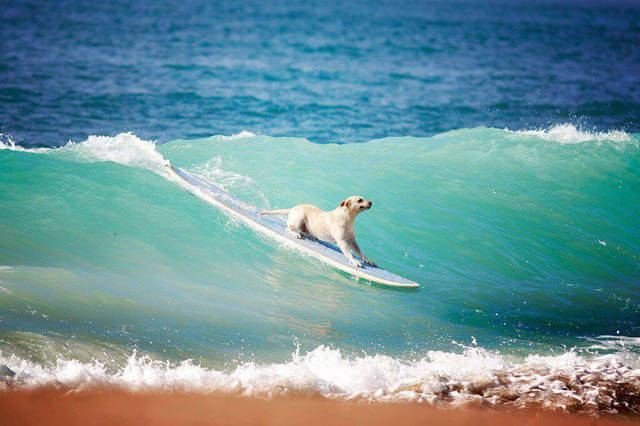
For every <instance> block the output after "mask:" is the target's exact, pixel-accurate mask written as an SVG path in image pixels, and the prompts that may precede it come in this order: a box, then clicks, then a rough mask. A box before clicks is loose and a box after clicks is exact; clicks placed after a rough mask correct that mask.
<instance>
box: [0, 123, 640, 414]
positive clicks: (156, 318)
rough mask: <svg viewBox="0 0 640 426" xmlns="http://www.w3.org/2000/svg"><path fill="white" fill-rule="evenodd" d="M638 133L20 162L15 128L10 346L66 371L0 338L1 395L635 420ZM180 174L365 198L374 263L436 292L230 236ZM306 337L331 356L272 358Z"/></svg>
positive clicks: (117, 144) (4, 295)
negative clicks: (390, 287)
mask: <svg viewBox="0 0 640 426" xmlns="http://www.w3.org/2000/svg"><path fill="white" fill-rule="evenodd" d="M638 140H639V139H638V135H635V134H633V135H632V134H626V133H624V132H618V131H611V132H601V133H593V132H585V131H583V130H581V129H578V128H575V127H573V126H571V125H562V126H555V127H551V128H548V129H543V130H529V131H515V132H514V131H510V130H500V129H491V128H475V129H462V130H457V131H452V132H447V133H444V134H441V135H437V136H434V137H430V138H410V137H398V138H386V139H381V140H375V141H371V142H369V143H365V144H347V145H335V144H328V145H322V144H314V143H311V142H309V141H307V140H305V139H296V138H275V137H269V136H264V135H254V134H252V133H250V132H241V133H238V134H236V135H231V136H220V135H219V136H212V137H209V138H204V139H197V140H175V141H172V142H169V143H167V144H156V143H154V142H153V141H148V140H144V139H142V138H139V137H138V136H136V135H134V134H132V133H121V134H119V135H116V136H113V137H107V136H90V137H89V138H87V140H85V141H82V142H70V143H67V144H66V145H64V146H62V147H60V148H33V149H27V148H24V147H21V146H19V145H18V144H16V143H14V142H13V141H12V140H11V139H10V138H8V137H6V136H4V137H3V138H0V148H1V149H0V157H1V161H2V164H3V168H2V169H1V170H0V188H2V190H3V196H2V197H0V211H2V213H3V214H2V215H0V253H2V259H0V264H2V265H16V266H13V267H11V266H0V302H1V303H0V313H1V314H2V316H3V320H4V318H7V321H6V322H5V324H12V325H8V326H7V328H8V330H3V332H5V331H9V332H10V331H23V330H25V329H28V331H30V332H33V333H42V334H47V335H49V334H55V335H56V336H58V340H59V342H61V343H60V344H56V345H53V346H52V345H49V344H45V343H43V344H42V346H46V347H47V348H51V347H52V348H55V350H54V353H53V355H51V354H49V355H48V357H47V358H46V359H53V362H51V363H49V362H43V361H38V360H37V359H32V358H30V357H29V353H30V352H37V351H36V350H35V349H34V348H35V347H36V346H37V345H35V344H34V343H33V342H32V340H29V338H27V337H25V336H24V335H18V336H14V337H12V338H11V339H4V338H3V339H0V350H2V351H3V352H2V356H0V363H3V364H5V365H7V366H8V368H10V369H11V370H13V371H14V372H15V373H16V374H15V376H13V378H5V379H3V382H4V384H5V386H6V387H7V388H12V387H18V388H20V387H34V386H36V387H37V386H48V385H55V386H61V387H68V388H73V389H82V388H85V387H91V386H120V387H123V388H126V389H136V390H148V389H161V390H193V391H198V392H234V393H240V394H245V395H257V396H275V395H281V394H296V393H302V394H314V395H320V396H322V397H326V398H339V399H363V400H379V401H416V402H418V401H419V402H425V403H433V404H442V405H446V406H449V405H461V404H462V405H464V404H496V405H505V406H514V407H533V406H541V407H547V408H551V409H566V410H575V411H586V412H603V411H605V412H615V411H617V412H637V411H638V404H639V401H638V398H637V395H638V387H639V384H638V383H639V377H640V374H639V372H638V359H639V358H638V350H637V346H638V345H637V337H626V338H623V337H620V336H619V335H627V336H633V335H635V334H637V327H636V326H635V324H636V323H635V322H634V321H633V319H634V318H636V317H637V316H638V315H639V314H640V311H639V310H638V309H639V308H638V307H639V306H640V304H639V303H638V294H640V293H638V291H637V289H638V283H639V282H640V281H639V277H640V275H638V263H637V252H638V250H637V248H638V243H637V241H638V239H637V232H638V225H637V219H636V218H637V213H638V211H640V205H638V203H637V188H639V186H638V185H640V175H638V170H639V169H638V167H636V166H637V165H638V164H640V151H639V150H638ZM36 154H37V155H36ZM42 154H44V155H42ZM167 164H173V165H176V166H179V167H183V168H185V169H188V170H189V171H191V172H194V173H197V174H199V175H200V176H202V177H203V178H205V179H207V180H208V181H210V182H212V183H214V184H218V185H222V186H224V187H225V189H227V190H228V191H229V192H231V193H233V194H234V195H235V196H237V197H239V198H241V199H242V200H244V201H246V202H247V203H251V204H252V205H255V206H258V207H265V206H272V207H274V208H279V207H286V206H289V205H290V204H292V203H297V202H310V201H312V202H313V203H314V204H317V205H320V206H323V207H325V208H329V207H331V206H333V205H335V204H336V202H339V200H341V199H343V197H344V195H345V193H346V192H353V193H362V194H363V195H364V194H367V196H369V197H371V198H373V199H374V200H375V206H376V207H375V209H374V211H372V212H368V213H367V214H366V215H363V217H362V218H361V219H360V218H359V219H358V224H357V226H358V237H359V238H362V241H363V243H362V244H361V245H362V246H363V248H365V247H366V251H367V255H368V256H369V257H371V258H372V259H374V260H376V261H377V262H378V263H380V264H382V265H384V267H386V268H387V269H389V270H392V271H393V272H396V273H399V274H401V275H403V276H406V277H407V278H409V279H412V280H414V281H417V282H421V283H426V285H425V286H424V287H423V288H422V289H421V290H420V291H419V292H415V293H411V294H409V293H402V292H392V291H383V290H381V289H373V288H368V287H365V286H363V285H362V283H358V282H353V281H351V280H349V279H347V278H345V277H344V276H341V275H339V274H337V273H334V272H333V271H331V270H328V269H323V268H322V267H321V266H318V265H316V264H314V263H313V262H308V261H307V260H306V259H299V258H298V256H297V255H295V254H292V253H288V252H284V251H282V250H280V249H279V248H278V247H274V245H273V244H271V243H270V242H269V241H263V239H261V238H259V237H256V236H255V235H254V234H252V233H251V231H249V230H246V229H245V228H244V227H239V226H238V227H227V226H226V225H227V223H228V218H226V217H225V216H223V215H220V214H219V212H217V211H216V210H215V209H212V208H211V207H210V206H209V205H207V204H205V203H201V202H200V201H199V200H197V199H195V198H192V197H189V196H188V195H187V194H186V193H185V192H184V191H183V190H182V189H181V188H179V187H177V186H176V185H175V184H174V183H173V182H168V181H167V179H169V180H170V179H171V177H170V176H167V173H166V165H167ZM21 265H22V266H21ZM390 325H391V326H390ZM380 330H386V331H385V332H381V331H380ZM618 333H619V335H617V334H618ZM292 335H297V336H302V337H301V341H302V344H303V345H304V347H305V348H316V349H314V350H312V351H310V352H307V353H305V354H304V355H301V354H300V353H299V352H296V353H294V355H293V356H292V357H291V358H290V359H288V361H286V362H282V363H267V362H266V361H267V360H268V361H272V360H274V359H275V360H283V359H286V358H287V354H288V353H289V351H290V343H291V336H292ZM77 336H84V337H77ZM594 336H600V337H594ZM476 338H477V341H478V342H480V343H481V346H482V348H480V347H475V348H466V349H464V352H462V353H456V352H455V351H456V350H457V345H453V344H451V341H452V340H455V341H463V342H469V341H472V342H473V341H476ZM92 339H95V340H101V339H103V340H104V341H105V342H106V343H105V345H106V346H104V347H106V348H107V349H105V350H104V351H103V352H105V353H106V354H107V355H109V356H111V357H115V356H116V355H114V353H115V352H118V351H119V352H118V355H117V357H118V360H119V361H118V362H117V363H115V366H114V364H112V363H109V362H108V361H105V360H104V359H102V358H98V357H97V356H96V358H98V359H100V361H91V358H88V359H87V358H83V357H82V356H81V355H79V353H80V352H87V350H84V349H83V350H82V351H76V352H71V353H70V352H64V349H63V348H64V347H65V345H66V344H67V343H69V342H73V341H78V340H80V341H82V343H86V341H93V340H92ZM45 340H46V339H45ZM8 341H11V342H12V343H11V344H9V343H7V342H8ZM327 342H331V344H332V345H335V346H334V348H328V347H327V346H324V345H326V344H327ZM11 345H13V346H11ZM34 345H35V346H34ZM38 347H39V346H38ZM99 347H100V348H102V346H99ZM571 347H576V348H577V349H576V351H574V352H571V351H570V352H567V353H564V354H563V355H557V352H554V350H557V349H556V348H563V349H562V350H564V351H566V349H567V348H571ZM12 348H14V349H15V350H13V349H12ZM132 348H137V350H138V351H139V352H137V353H135V354H133V355H130V351H131V349H132ZM93 350H94V349H92V351H93ZM429 350H430V351H429ZM587 350H590V351H592V352H596V351H597V352H598V353H599V354H600V355H595V356H591V355H585V353H586V352H585V351H587ZM95 351H102V349H100V350H98V349H95ZM347 351H349V352H347ZM362 352H366V353H370V354H377V355H364V356H360V355H357V354H360V353H362ZM603 352H604V353H606V355H602V353H603ZM92 353H93V352H92ZM407 353H408V354H419V355H417V356H416V357H421V358H417V359H415V360H411V359H409V358H411V356H407V355H406V354H407ZM140 354H163V355H166V357H167V358H166V359H170V360H172V361H157V360H154V359H152V358H150V357H147V356H144V355H140ZM353 354H356V355H353ZM423 354H426V356H424V357H423ZM521 354H528V356H526V357H525V358H515V356H516V355H518V356H519V355H521ZM185 358H192V359H197V360H198V362H200V363H201V364H198V363H196V362H193V361H182V362H180V360H182V359H185ZM238 358H239V359H241V362H238V363H236V362H235V360H236V359H238ZM163 359H164V358H163ZM249 361H253V362H249ZM230 362H233V365H238V366H237V367H236V368H235V369H234V370H233V371H224V370H223V369H217V368H218V366H219V365H229V364H228V363H230ZM202 365H206V367H205V366H202ZM212 366H215V368H216V369H214V368H211V367H212ZM633 395H636V396H633Z"/></svg>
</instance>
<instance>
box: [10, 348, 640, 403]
mask: <svg viewBox="0 0 640 426" xmlns="http://www.w3.org/2000/svg"><path fill="white" fill-rule="evenodd" d="M0 363H2V364H4V365H6V366H7V367H8V368H9V369H10V371H11V372H12V373H13V374H14V375H12V376H11V375H6V374H5V376H6V377H5V378H4V380H3V382H2V383H3V386H4V387H5V389H8V388H10V389H20V388H37V387H42V386H55V387H59V388H64V389H74V390H83V389H89V388H92V387H101V386H116V387H121V388H123V389H127V390H133V391H185V392H221V393H233V394H239V395H244V396H258V397H268V398H270V397H276V396H287V395H289V396H290V395H296V396H300V395H314V396H320V397H324V398H330V399H341V400H365V401H387V402H417V403H429V404H435V405H440V406H452V407H453V406H468V405H472V406H479V405H493V406H502V407H514V408H543V409H550V410H567V411H572V412H587V413H597V412H605V413H639V412H640V399H639V398H638V394H639V393H640V368H637V367H636V368H634V367H632V366H630V365H628V364H625V363H623V362H622V361H621V360H620V358H619V357H617V356H616V355H605V356H599V357H595V358H591V359H588V358H585V357H582V356H579V355H578V354H576V353H574V352H567V353H565V354H562V355H558V356H539V355H531V356H528V357H527V358H526V359H525V360H524V361H522V362H513V361H508V360H507V359H505V358H504V357H503V356H501V355H499V354H497V353H491V352H488V351H486V350H483V349H480V348H466V349H465V350H464V352H462V353H447V352H439V351H431V352H428V354H427V356H426V357H424V358H422V359H420V360H416V361H405V360H400V359H396V358H392V357H389V356H384V355H373V356H368V355H365V356H362V357H356V358H349V357H346V356H344V355H343V354H342V353H341V352H340V351H339V350H337V349H331V348H328V347H326V346H320V347H318V348H316V349H315V350H313V351H310V352H308V353H306V354H304V355H301V354H300V353H299V352H298V351H296V352H295V353H293V354H292V356H291V359H290V360H289V361H288V362H285V363H280V364H279V363H275V364H259V363H253V362H250V363H245V364H241V365H239V366H238V367H237V368H235V370H233V371H231V372H229V373H225V372H223V371H218V370H215V369H208V368H204V367H202V366H199V365H197V364H195V363H194V362H193V361H191V360H186V361H182V362H179V363H171V362H167V361H158V360H152V359H151V358H150V357H149V356H137V355H136V353H135V352H134V353H133V354H132V355H131V356H130V357H129V359H128V360H127V362H126V365H124V366H123V367H122V368H120V369H118V370H117V371H115V372H109V371H108V368H106V367H105V365H104V364H103V363H100V362H97V361H95V362H92V363H83V362H80V361H77V360H73V359H70V360H68V359H58V360H57V361H56V362H55V364H54V365H51V366H43V365H41V364H37V363H33V362H30V361H26V360H23V359H20V358H18V357H16V356H13V355H12V356H5V355H2V354H1V353H0Z"/></svg>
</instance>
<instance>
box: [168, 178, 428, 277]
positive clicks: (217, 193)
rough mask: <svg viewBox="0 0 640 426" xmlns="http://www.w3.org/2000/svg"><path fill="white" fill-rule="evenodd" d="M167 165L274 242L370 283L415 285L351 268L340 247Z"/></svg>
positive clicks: (201, 193) (204, 196)
mask: <svg viewBox="0 0 640 426" xmlns="http://www.w3.org/2000/svg"><path fill="white" fill-rule="evenodd" d="M168 168H169V170H170V171H171V172H172V173H174V174H175V175H176V176H178V178H180V179H181V180H182V181H183V182H184V183H185V184H186V186H187V188H188V189H189V190H190V191H191V192H193V193H194V194H195V195H197V196H199V197H200V198H202V199H203V200H205V201H207V202H208V203H210V204H213V205H214V206H216V207H218V208H219V209H221V210H222V211H223V212H225V213H228V214H231V215H232V216H234V217H236V218H238V219H240V220H242V221H243V222H244V223H246V224H247V225H249V226H251V227H252V228H254V229H256V230H258V231H260V232H262V233H264V234H265V235H268V236H269V237H271V238H273V239H275V240H276V241H279V242H281V243H285V244H287V245H288V246H290V247H292V248H295V249H297V250H299V251H301V252H302V253H304V254H307V255H309V256H313V257H314V258H316V259H318V260H320V261H322V262H324V263H326V264H328V265H330V266H332V267H334V268H336V269H339V270H341V271H343V272H346V273H347V274H349V275H352V276H354V277H357V278H362V279H364V280H366V281H369V282H372V283H377V284H382V285H387V286H393V287H409V288H416V287H419V285H418V284H417V283H415V282H413V281H410V280H408V279H406V278H404V277H401V276H399V275H395V274H393V273H391V272H389V271H386V270H384V269H382V268H379V267H375V266H370V265H363V266H362V268H354V267H353V266H351V264H350V263H349V261H348V260H347V259H346V258H345V257H344V255H343V254H342V252H341V251H340V249H339V248H338V247H336V246H334V245H333V244H329V243H326V242H324V241H319V240H310V239H298V238H296V237H294V236H293V235H291V234H290V233H289V232H288V231H287V230H286V222H285V221H284V220H283V218H282V217H278V216H266V215H265V216H260V211H259V210H258V209H256V208H255V207H253V206H250V205H248V204H246V203H244V202H242V201H240V200H239V199H237V198H236V197H234V196H233V195H232V194H230V193H229V192H227V191H225V190H223V189H221V188H219V187H217V186H215V185H212V184H210V183H208V182H206V181H205V180H203V179H201V178H198V177H197V176H194V175H193V174H191V173H188V172H186V171H184V170H182V169H180V168H178V167H173V166H168Z"/></svg>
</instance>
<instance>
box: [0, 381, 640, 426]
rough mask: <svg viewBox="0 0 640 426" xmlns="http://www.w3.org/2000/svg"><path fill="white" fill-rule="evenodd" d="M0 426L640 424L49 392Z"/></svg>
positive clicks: (417, 408)
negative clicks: (28, 425) (114, 425)
mask: <svg viewBox="0 0 640 426" xmlns="http://www.w3.org/2000/svg"><path fill="white" fill-rule="evenodd" d="M0 412H1V413H2V424H3V425H5V426H13V425H27V424H31V425H41V426H42V425H67V426H73V425H88V424H90V425H113V424H117V425H119V426H124V425H154V426H162V425H205V424H215V425H222V424H234V425H277V426H288V425H354V424H355V425H364V424H366V425H371V426H375V425H389V424H393V425H394V426H400V425H415V424H423V425H450V426H456V425H461V426H462V425H470V424H474V425H505V426H506V425H585V426H586V425H629V424H640V418H639V417H613V416H603V417H591V416H584V415H571V414H566V413H550V412H541V411H525V410H516V411H500V410H495V409H493V408H485V407H482V408H466V409H439V408H435V407H432V406H426V405H418V404H399V403H374V404H368V403H362V402H360V403H357V402H339V401H329V400H319V399H307V398H277V399H273V400H264V399H257V398H245V397H237V396H222V395H212V394H190V393H130V392H125V391H120V390H109V389H104V390H91V391H80V392H64V391H60V390H55V389H45V390H36V391H12V392H3V393H1V394H0Z"/></svg>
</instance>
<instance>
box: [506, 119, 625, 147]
mask: <svg viewBox="0 0 640 426" xmlns="http://www.w3.org/2000/svg"><path fill="white" fill-rule="evenodd" d="M505 130H506V131H508V132H511V133H513V134H516V135H524V136H536V137H538V138H540V139H543V140H547V141H553V142H559V143H561V144H578V143H583V142H589V141H598V142H602V141H612V142H628V141H630V140H631V136H630V135H629V134H628V133H626V132H624V131H622V130H609V131H606V132H588V131H584V130H582V129H579V128H577V127H576V126H574V125H573V124H559V125H556V126H553V127H550V128H548V129H538V130H518V131H512V130H509V129H505Z"/></svg>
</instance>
